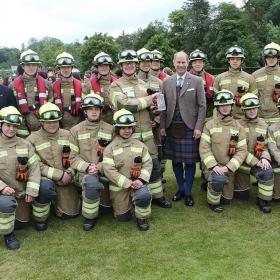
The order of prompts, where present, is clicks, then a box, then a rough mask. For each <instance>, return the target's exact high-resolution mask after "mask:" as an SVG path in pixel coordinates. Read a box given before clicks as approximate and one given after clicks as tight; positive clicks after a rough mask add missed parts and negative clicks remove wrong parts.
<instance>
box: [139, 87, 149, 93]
mask: <svg viewBox="0 0 280 280" xmlns="http://www.w3.org/2000/svg"><path fill="white" fill-rule="evenodd" d="M139 89H140V90H142V91H144V92H147V88H145V87H142V86H139Z"/></svg>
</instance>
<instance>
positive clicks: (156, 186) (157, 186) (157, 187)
mask: <svg viewBox="0 0 280 280" xmlns="http://www.w3.org/2000/svg"><path fill="white" fill-rule="evenodd" d="M148 186H149V188H150V190H151V193H152V194H158V193H160V192H162V184H161V181H157V182H153V183H149V185H148Z"/></svg>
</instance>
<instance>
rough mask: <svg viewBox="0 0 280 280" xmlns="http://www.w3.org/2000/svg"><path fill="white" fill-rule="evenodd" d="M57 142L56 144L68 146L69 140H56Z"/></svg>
mask: <svg viewBox="0 0 280 280" xmlns="http://www.w3.org/2000/svg"><path fill="white" fill-rule="evenodd" d="M57 143H58V145H61V146H69V145H70V142H69V140H57Z"/></svg>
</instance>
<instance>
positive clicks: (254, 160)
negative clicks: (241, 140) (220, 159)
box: [234, 93, 274, 213]
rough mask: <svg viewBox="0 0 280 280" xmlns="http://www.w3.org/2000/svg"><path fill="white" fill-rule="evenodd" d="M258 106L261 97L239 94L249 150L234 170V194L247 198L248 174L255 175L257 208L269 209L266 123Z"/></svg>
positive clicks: (271, 178)
mask: <svg viewBox="0 0 280 280" xmlns="http://www.w3.org/2000/svg"><path fill="white" fill-rule="evenodd" d="M260 106H261V104H260V101H259V99H258V97H257V96H256V95H254V94H251V93H247V94H245V95H243V96H242V98H241V110H243V111H244V117H243V118H241V119H240V120H239V123H240V124H241V125H242V126H243V127H244V128H245V133H246V140H247V146H248V147H247V148H248V154H247V157H246V159H245V161H244V162H243V164H242V165H241V166H240V167H239V169H238V170H237V171H236V172H235V174H234V197H236V198H240V199H249V191H250V181H251V180H250V175H253V176H255V177H256V178H257V183H258V205H259V207H260V210H261V211H263V212H264V213H270V212H271V208H270V207H269V205H268V201H270V200H271V199H272V190H273V182H274V175H273V169H272V167H271V164H270V160H271V159H270V154H269V152H268V148H267V128H268V125H267V124H266V123H265V122H264V121H263V120H260V119H259V118H258V108H259V107H260Z"/></svg>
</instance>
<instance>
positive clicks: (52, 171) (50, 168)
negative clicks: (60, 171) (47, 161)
mask: <svg viewBox="0 0 280 280" xmlns="http://www.w3.org/2000/svg"><path fill="white" fill-rule="evenodd" d="M53 173H54V168H53V167H49V168H48V173H47V177H48V178H50V179H52V177H53Z"/></svg>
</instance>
